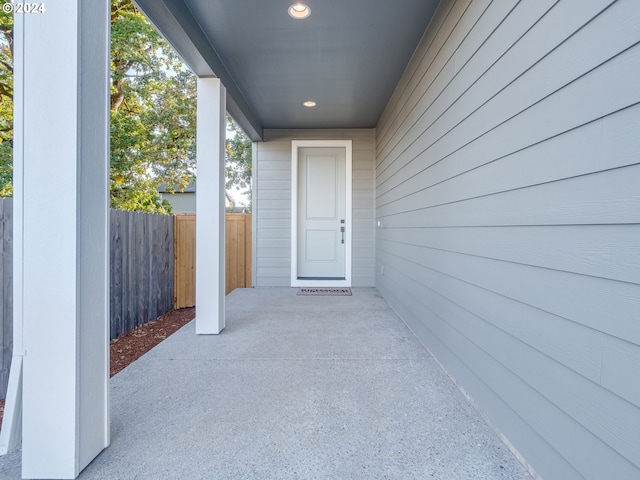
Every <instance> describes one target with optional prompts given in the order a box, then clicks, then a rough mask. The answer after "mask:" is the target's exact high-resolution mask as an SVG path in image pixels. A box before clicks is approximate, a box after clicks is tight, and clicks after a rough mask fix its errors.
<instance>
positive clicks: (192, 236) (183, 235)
mask: <svg viewBox="0 0 640 480" xmlns="http://www.w3.org/2000/svg"><path fill="white" fill-rule="evenodd" d="M174 225H175V230H174V231H175V247H174V252H175V256H174V262H175V264H174V268H175V300H174V308H185V307H193V306H194V305H195V304H196V216H195V214H194V213H179V214H176V215H174Z"/></svg>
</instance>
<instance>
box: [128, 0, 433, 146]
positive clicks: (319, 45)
mask: <svg viewBox="0 0 640 480" xmlns="http://www.w3.org/2000/svg"><path fill="white" fill-rule="evenodd" d="M136 3H137V4H138V5H139V6H140V8H141V9H142V10H143V12H144V13H145V14H146V15H147V16H148V17H149V18H150V19H151V21H152V22H153V24H154V25H155V26H156V27H157V28H158V29H159V30H160V31H161V32H162V33H163V34H164V36H165V37H166V38H167V39H168V40H169V42H170V43H171V44H172V45H173V47H174V48H175V49H176V50H177V51H178V52H179V53H180V55H181V56H182V58H183V59H184V60H185V61H186V63H187V64H188V65H189V66H190V67H191V69H192V70H193V71H194V72H195V73H196V74H197V75H198V76H200V77H210V76H217V77H219V78H220V79H221V80H222V83H223V84H224V85H225V87H226V89H227V110H228V111H229V113H230V114H231V116H233V117H234V118H235V119H236V121H237V122H238V123H239V124H240V126H241V127H242V129H243V130H244V131H245V132H246V133H247V135H249V137H250V138H251V139H252V140H254V141H257V140H261V139H262V135H263V129H267V128H370V127H375V125H376V124H377V123H378V120H379V118H380V116H381V114H382V111H383V109H384V107H385V106H386V104H387V103H388V101H389V99H390V97H391V94H392V93H393V90H394V88H395V87H396V85H397V83H398V81H399V79H400V76H401V75H402V73H403V72H404V69H405V68H406V66H407V63H408V61H409V59H410V58H411V55H412V54H413V52H414V50H415V49H416V46H417V45H418V43H419V41H420V39H421V38H422V35H423V33H424V32H425V29H426V28H427V26H428V24H429V22H430V20H431V17H432V15H433V13H434V11H435V8H436V6H437V5H438V3H439V2H438V0H395V1H393V2H391V1H389V0H349V1H344V0H323V1H322V2H311V1H309V2H307V3H309V6H310V7H311V15H310V16H309V17H308V18H306V19H304V20H294V19H293V18H291V17H290V16H289V15H288V13H287V8H288V7H289V5H290V4H291V3H294V2H293V1H291V2H285V3H279V2H266V1H264V0H245V1H243V2H235V1H223V2H212V1H210V0H165V1H162V2H158V1H157V0H137V1H136ZM307 100H313V101H315V102H316V103H317V106H316V107H315V108H306V107H305V106H303V102H305V101H307Z"/></svg>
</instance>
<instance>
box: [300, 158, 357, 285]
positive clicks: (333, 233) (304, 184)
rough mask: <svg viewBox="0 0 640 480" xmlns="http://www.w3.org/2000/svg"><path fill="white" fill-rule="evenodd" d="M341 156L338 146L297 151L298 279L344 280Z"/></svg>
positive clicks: (343, 197) (344, 206)
mask: <svg viewBox="0 0 640 480" xmlns="http://www.w3.org/2000/svg"><path fill="white" fill-rule="evenodd" d="M345 156H346V155H345V149H344V148H342V147H332V148H327V147H323V148H319V147H305V148H300V150H299V153H298V162H299V165H298V185H299V193H298V232H297V235H298V278H301V279H305V278H307V279H311V278H312V279H344V278H345V264H346V262H345V254H346V249H345V243H344V241H343V238H344V234H343V233H342V232H341V227H345V224H344V223H341V222H344V220H345V218H346V161H345Z"/></svg>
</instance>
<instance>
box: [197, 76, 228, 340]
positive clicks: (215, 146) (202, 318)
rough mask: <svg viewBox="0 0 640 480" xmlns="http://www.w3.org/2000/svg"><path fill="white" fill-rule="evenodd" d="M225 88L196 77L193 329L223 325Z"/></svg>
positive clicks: (207, 329) (202, 331) (215, 330)
mask: <svg viewBox="0 0 640 480" xmlns="http://www.w3.org/2000/svg"><path fill="white" fill-rule="evenodd" d="M225 114H226V89H225V88H224V86H223V85H222V83H221V82H220V80H219V79H217V78H198V116H197V130H196V137H197V138H196V149H197V163H198V183H197V193H196V213H197V215H196V333H198V334H217V333H220V332H221V331H222V329H223V328H224V294H225V249H224V240H225V236H224V226H225V212H224V206H225V205H224V199H225V195H224V193H225V177H224V158H225V157H224V142H225V137H226V122H225Z"/></svg>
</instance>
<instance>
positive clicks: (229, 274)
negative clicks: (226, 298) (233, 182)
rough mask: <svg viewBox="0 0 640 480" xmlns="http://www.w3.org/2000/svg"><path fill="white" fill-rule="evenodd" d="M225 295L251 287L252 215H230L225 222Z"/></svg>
mask: <svg viewBox="0 0 640 480" xmlns="http://www.w3.org/2000/svg"><path fill="white" fill-rule="evenodd" d="M225 227H226V234H225V249H226V255H225V257H226V258H225V263H226V282H225V283H226V285H225V287H226V288H225V293H227V294H228V293H231V292H232V291H234V290H235V289H236V288H248V287H251V214H250V213H228V214H227V215H226V221H225Z"/></svg>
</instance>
